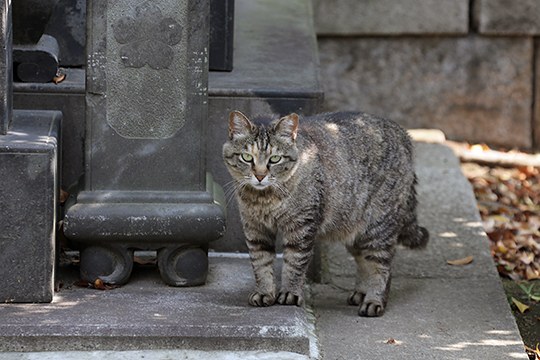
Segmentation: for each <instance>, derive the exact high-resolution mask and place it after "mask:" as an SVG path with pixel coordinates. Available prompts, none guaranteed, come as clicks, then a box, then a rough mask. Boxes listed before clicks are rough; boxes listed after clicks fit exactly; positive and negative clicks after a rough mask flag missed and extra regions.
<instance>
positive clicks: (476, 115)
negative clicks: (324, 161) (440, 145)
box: [319, 36, 533, 148]
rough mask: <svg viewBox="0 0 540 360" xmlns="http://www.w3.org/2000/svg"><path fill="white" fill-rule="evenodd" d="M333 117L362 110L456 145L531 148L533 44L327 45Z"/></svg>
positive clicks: (324, 58) (324, 57)
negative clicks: (442, 135)
mask: <svg viewBox="0 0 540 360" xmlns="http://www.w3.org/2000/svg"><path fill="white" fill-rule="evenodd" d="M319 45H320V47H319V51H320V55H321V69H322V78H323V80H324V81H323V84H324V87H325V110H327V111H334V110H340V111H343V110H361V111H365V112H370V113H374V114H378V115H381V116H384V117H388V118H391V119H393V120H395V121H397V122H399V123H400V124H401V125H403V126H405V127H408V128H436V129H440V130H442V131H443V132H444V133H445V134H446V135H447V137H448V138H449V139H453V140H465V141H470V142H487V143H488V144H491V145H498V146H505V147H510V148H511V147H521V148H530V147H531V145H532V144H531V116H532V114H531V97H532V94H533V89H532V81H531V78H532V76H533V73H532V68H533V67H532V64H531V59H532V54H533V40H532V39H530V38H519V39H518V38H509V37H508V38H504V37H500V38H499V37H498V38H486V37H477V36H470V37H466V38H418V37H408V38H399V39H397V38H396V39H391V38H362V39H352V38H340V39H329V38H326V39H321V41H320V42H319Z"/></svg>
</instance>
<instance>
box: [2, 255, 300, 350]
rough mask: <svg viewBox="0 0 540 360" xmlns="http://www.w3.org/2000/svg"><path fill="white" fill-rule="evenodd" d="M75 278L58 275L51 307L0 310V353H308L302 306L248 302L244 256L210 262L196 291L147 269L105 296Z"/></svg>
mask: <svg viewBox="0 0 540 360" xmlns="http://www.w3.org/2000/svg"><path fill="white" fill-rule="evenodd" d="M73 276H74V275H73V274H70V273H66V272H63V273H60V274H59V281H60V282H62V283H63V288H62V289H61V290H60V292H58V293H57V294H56V297H55V300H54V302H53V303H51V304H1V305H0V351H62V350H64V351H74V350H86V351H96V350H116V351H121V350H148V349H192V350H215V351H218V350H229V351H232V350H266V351H288V352H293V353H296V354H304V355H307V354H309V351H310V339H309V336H310V335H309V329H310V327H309V323H308V319H307V317H306V314H305V313H304V311H303V310H302V309H301V308H298V307H294V306H273V307H269V308H255V307H251V306H249V305H248V304H247V297H248V295H249V293H250V291H251V290H252V288H253V286H254V280H253V276H252V273H251V265H250V264H249V261H248V260H247V258H227V257H211V258H210V271H209V279H208V282H207V285H205V286H202V287H192V288H175V287H168V286H166V285H164V284H163V283H162V282H161V281H160V280H159V275H158V273H157V271H156V269H155V268H152V267H138V268H136V269H135V272H134V275H133V278H132V281H131V282H130V283H129V284H127V285H125V286H123V287H121V288H117V289H113V290H108V291H99V290H91V289H87V288H79V287H76V286H73V285H71V284H72V283H73V281H74V280H75V279H76V277H73ZM0 357H1V355H0Z"/></svg>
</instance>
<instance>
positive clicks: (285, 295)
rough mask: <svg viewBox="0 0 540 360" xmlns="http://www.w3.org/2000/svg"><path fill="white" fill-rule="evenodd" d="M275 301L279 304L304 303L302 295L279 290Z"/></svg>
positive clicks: (298, 304) (297, 304)
mask: <svg viewBox="0 0 540 360" xmlns="http://www.w3.org/2000/svg"><path fill="white" fill-rule="evenodd" d="M277 302H278V304H281V305H296V306H302V304H303V303H304V298H303V297H302V295H295V294H293V293H292V292H290V291H280V292H279V295H278V298H277Z"/></svg>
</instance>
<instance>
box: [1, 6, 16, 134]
mask: <svg viewBox="0 0 540 360" xmlns="http://www.w3.org/2000/svg"><path fill="white" fill-rule="evenodd" d="M12 42H13V38H12V24H11V1H2V2H1V4H0V49H2V51H0V135H4V134H6V133H7V131H8V127H9V124H10V122H11V117H12V108H13V106H12V101H13V93H12V77H13V72H12V68H13V64H12V60H11V58H12V53H11V52H12Z"/></svg>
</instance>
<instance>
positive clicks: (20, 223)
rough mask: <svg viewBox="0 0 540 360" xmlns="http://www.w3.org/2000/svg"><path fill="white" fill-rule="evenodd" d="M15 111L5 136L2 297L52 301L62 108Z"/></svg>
mask: <svg viewBox="0 0 540 360" xmlns="http://www.w3.org/2000/svg"><path fill="white" fill-rule="evenodd" d="M13 115H14V118H13V126H12V127H11V130H10V131H9V132H8V133H7V135H3V136H0V193H1V194H2V197H1V198H0V219H1V221H0V249H1V251H0V273H1V274H2V278H1V279H0V302H50V301H52V298H53V284H54V281H53V279H54V276H53V275H54V260H55V222H56V203H57V194H58V147H59V145H58V139H59V131H60V130H59V129H60V121H61V116H62V114H61V113H60V112H58V111H29V110H15V111H14V112H13Z"/></svg>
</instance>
